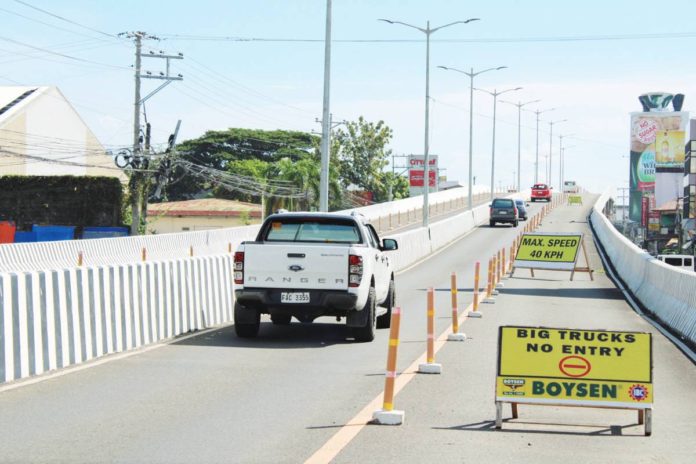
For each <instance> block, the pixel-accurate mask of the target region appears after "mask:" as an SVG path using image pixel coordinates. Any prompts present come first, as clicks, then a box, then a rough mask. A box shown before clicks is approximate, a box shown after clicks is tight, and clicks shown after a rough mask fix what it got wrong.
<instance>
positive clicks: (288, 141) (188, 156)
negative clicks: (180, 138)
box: [167, 128, 318, 201]
mask: <svg viewBox="0 0 696 464" xmlns="http://www.w3.org/2000/svg"><path fill="white" fill-rule="evenodd" d="M317 140H318V137H317V136H315V135H312V134H309V133H306V132H297V131H283V130H274V131H264V130H258V129H239V128H230V129H227V130H224V131H208V132H206V133H205V134H204V135H203V136H201V137H199V138H196V139H192V140H187V141H185V142H183V143H181V144H179V145H177V152H178V154H179V155H178V156H181V157H182V158H183V159H185V160H187V161H190V162H192V163H195V164H197V165H201V166H206V167H209V168H212V169H216V170H219V171H227V172H230V173H235V170H236V169H240V170H241V171H242V172H239V174H243V175H249V176H250V177H256V176H257V175H258V176H259V178H267V175H268V174H267V173H262V172H261V171H263V169H261V168H262V166H263V165H262V164H259V163H256V164H255V163H253V162H252V161H249V160H257V161H262V162H265V163H269V164H272V163H274V162H277V161H278V160H280V159H282V158H290V159H291V160H293V161H297V160H299V159H301V158H303V157H306V156H307V154H311V153H313V152H314V149H315V146H317V144H318V142H317ZM234 161H249V164H246V165H240V164H234V163H233V162H234ZM244 172H246V174H244ZM170 177H171V178H172V182H171V183H170V184H169V185H168V186H167V197H168V199H169V200H170V201H176V200H186V199H190V198H197V197H200V196H205V195H218V194H220V190H219V189H216V188H215V186H214V185H211V184H210V183H207V182H205V181H204V180H201V179H200V178H198V177H196V176H191V175H188V174H187V172H186V171H185V170H184V169H182V168H181V167H175V168H174V169H173V170H172V174H171V175H170ZM245 195H246V194H244V193H243V192H239V193H237V194H234V193H233V194H230V195H229V196H227V194H226V198H231V199H240V200H241V199H247V200H248V199H249V198H248V195H247V196H245Z"/></svg>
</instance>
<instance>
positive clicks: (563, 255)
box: [513, 233, 582, 271]
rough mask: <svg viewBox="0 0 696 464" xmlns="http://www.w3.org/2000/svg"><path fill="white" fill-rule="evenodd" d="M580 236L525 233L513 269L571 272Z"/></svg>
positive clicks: (575, 234)
mask: <svg viewBox="0 0 696 464" xmlns="http://www.w3.org/2000/svg"><path fill="white" fill-rule="evenodd" d="M581 243H582V234H577V233H574V234H567V233H547V234H544V233H526V234H524V235H523V236H522V240H521V241H520V246H519V248H518V249H517V255H516V256H515V262H514V264H513V267H527V268H534V269H556V270H567V271H570V270H573V269H574V268H575V263H576V261H577V259H578V251H579V249H580V245H581Z"/></svg>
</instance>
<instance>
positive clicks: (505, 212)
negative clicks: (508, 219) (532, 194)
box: [500, 211, 508, 214]
mask: <svg viewBox="0 0 696 464" xmlns="http://www.w3.org/2000/svg"><path fill="white" fill-rule="evenodd" d="M507 213H508V212H507V211H501V212H500V214H507Z"/></svg>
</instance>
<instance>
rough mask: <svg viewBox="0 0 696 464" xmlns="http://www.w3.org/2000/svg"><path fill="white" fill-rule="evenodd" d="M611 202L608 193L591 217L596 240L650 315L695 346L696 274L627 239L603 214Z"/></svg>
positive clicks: (600, 199)
mask: <svg viewBox="0 0 696 464" xmlns="http://www.w3.org/2000/svg"><path fill="white" fill-rule="evenodd" d="M609 198H610V195H609V194H608V193H606V192H605V193H604V194H603V195H602V196H600V198H599V199H598V200H597V202H596V203H595V205H594V207H593V208H592V211H591V213H590V221H591V223H592V227H593V229H594V233H595V236H596V237H597V239H598V240H599V242H600V243H601V244H602V247H603V248H604V251H605V252H606V254H607V256H608V258H609V260H610V261H611V263H612V265H613V266H614V268H615V269H616V271H617V273H618V274H619V276H620V277H621V280H623V282H624V283H625V285H626V287H628V289H629V290H630V291H631V293H632V294H633V295H634V296H635V297H636V298H637V299H638V300H639V301H640V303H641V304H642V305H643V306H644V307H645V308H646V310H647V311H648V312H649V313H651V315H653V316H654V317H655V318H657V319H658V320H659V321H660V322H661V323H663V324H664V325H666V326H667V327H669V328H670V329H671V330H672V331H674V332H675V333H677V334H678V335H679V336H680V337H681V338H682V339H683V340H685V341H687V342H688V343H689V344H690V345H691V347H694V346H696V273H694V272H691V271H685V270H681V269H677V268H674V267H672V266H669V265H667V264H665V263H663V262H661V261H660V260H658V259H655V258H653V257H652V256H651V255H650V254H649V253H647V252H646V251H645V250H642V249H640V248H639V247H637V246H636V245H635V244H633V243H632V242H631V241H630V240H628V239H627V238H626V237H624V236H623V235H622V234H621V233H620V232H619V231H618V230H616V228H614V226H613V225H612V224H611V222H610V221H609V219H607V217H606V216H605V215H604V214H603V212H602V210H603V209H604V207H605V204H606V202H607V200H608V199H609Z"/></svg>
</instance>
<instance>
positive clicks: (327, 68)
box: [319, 0, 331, 212]
mask: <svg viewBox="0 0 696 464" xmlns="http://www.w3.org/2000/svg"><path fill="white" fill-rule="evenodd" d="M330 85H331V0H326V39H325V41H324V100H323V110H322V121H321V172H320V173H319V211H322V212H327V211H328V210H329V164H330V150H331V145H330V144H329V137H330V136H331V120H330V119H331V118H330V117H329V113H330V108H329V98H330V95H331V93H330Z"/></svg>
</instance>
